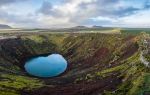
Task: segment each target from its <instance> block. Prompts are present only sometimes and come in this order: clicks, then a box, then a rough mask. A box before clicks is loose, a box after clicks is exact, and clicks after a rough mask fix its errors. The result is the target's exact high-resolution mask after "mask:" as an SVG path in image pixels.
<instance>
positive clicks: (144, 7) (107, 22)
mask: <svg viewBox="0 0 150 95" xmlns="http://www.w3.org/2000/svg"><path fill="white" fill-rule="evenodd" d="M149 18H150V0H0V24H7V25H10V26H12V27H14V28H64V27H73V26H79V25H85V26H93V25H97V26H110V27H150V20H149Z"/></svg>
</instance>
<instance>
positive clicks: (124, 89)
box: [0, 33, 150, 95]
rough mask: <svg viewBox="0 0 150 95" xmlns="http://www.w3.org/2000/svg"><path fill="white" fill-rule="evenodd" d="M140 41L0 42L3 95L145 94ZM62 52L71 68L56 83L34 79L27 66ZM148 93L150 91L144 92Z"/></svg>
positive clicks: (97, 37) (39, 37)
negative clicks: (27, 70) (27, 63)
mask: <svg viewBox="0 0 150 95" xmlns="http://www.w3.org/2000/svg"><path fill="white" fill-rule="evenodd" d="M140 40H141V39H140V38H139V37H138V36H130V35H122V34H100V33H95V34H94V33H91V34H90V33H85V34H80V33H79V34H78V33H75V34H72V33H71V34H69V33H65V34H45V33H43V34H36V35H22V36H19V37H16V38H14V37H13V38H11V37H5V39H1V40H0V71H1V72H0V95H8V94H9V95H18V94H21V95H99V94H104V95H111V94H112V95H138V94H139V95H141V93H148V92H147V91H149V88H147V85H145V83H149V77H150V74H149V70H148V68H147V67H146V66H145V65H144V64H143V63H142V62H141V61H140V49H139V41H140ZM51 53H60V54H62V55H63V56H64V57H65V58H66V59H67V60H68V63H69V64H68V65H69V66H68V68H67V70H66V72H64V73H63V74H62V75H60V76H58V77H54V78H47V79H45V78H44V79H42V78H35V77H33V76H29V75H28V74H27V73H26V72H25V71H24V63H25V61H26V60H28V59H29V58H32V57H34V56H38V55H47V54H51ZM145 88H146V89H145Z"/></svg>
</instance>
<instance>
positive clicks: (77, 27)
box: [72, 26, 88, 29]
mask: <svg viewBox="0 0 150 95" xmlns="http://www.w3.org/2000/svg"><path fill="white" fill-rule="evenodd" d="M86 28H88V27H86V26H75V27H72V29H86Z"/></svg>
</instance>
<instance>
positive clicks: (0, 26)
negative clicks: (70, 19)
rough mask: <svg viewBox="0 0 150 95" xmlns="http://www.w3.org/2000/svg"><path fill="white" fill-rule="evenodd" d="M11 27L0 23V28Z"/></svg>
mask: <svg viewBox="0 0 150 95" xmlns="http://www.w3.org/2000/svg"><path fill="white" fill-rule="evenodd" d="M11 28H12V27H10V26H9V25H5V24H0V29H11Z"/></svg>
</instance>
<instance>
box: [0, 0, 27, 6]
mask: <svg viewBox="0 0 150 95" xmlns="http://www.w3.org/2000/svg"><path fill="white" fill-rule="evenodd" d="M21 1H27V0H0V6H1V5H6V4H11V3H15V2H21Z"/></svg>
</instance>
